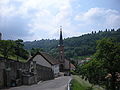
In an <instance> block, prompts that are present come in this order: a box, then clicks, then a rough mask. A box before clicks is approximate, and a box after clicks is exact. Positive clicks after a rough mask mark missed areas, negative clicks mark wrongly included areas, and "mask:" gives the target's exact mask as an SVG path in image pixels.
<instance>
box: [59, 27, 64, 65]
mask: <svg viewBox="0 0 120 90" xmlns="http://www.w3.org/2000/svg"><path fill="white" fill-rule="evenodd" d="M58 49H59V61H60V62H61V63H63V62H64V45H63V37H62V26H60V40H59V45H58Z"/></svg>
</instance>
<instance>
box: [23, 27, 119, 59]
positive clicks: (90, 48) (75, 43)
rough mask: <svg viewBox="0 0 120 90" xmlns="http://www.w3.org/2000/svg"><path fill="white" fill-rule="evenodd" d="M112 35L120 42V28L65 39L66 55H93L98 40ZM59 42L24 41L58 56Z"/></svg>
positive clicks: (30, 46) (29, 45)
mask: <svg viewBox="0 0 120 90" xmlns="http://www.w3.org/2000/svg"><path fill="white" fill-rule="evenodd" d="M105 37H106V38H107V37H112V38H116V39H117V41H118V42H120V29H117V30H114V29H111V30H107V29H106V30H105V31H99V32H97V33H96V32H92V33H89V34H85V35H82V36H79V37H72V38H66V39H64V46H65V57H66V58H74V57H77V56H87V55H92V54H94V53H95V51H96V41H97V40H100V39H102V38H105ZM58 42H59V40H55V39H53V40H49V39H42V40H37V41H32V42H24V45H25V48H26V49H28V50H30V49H31V48H42V49H44V51H46V52H48V53H50V54H52V55H53V56H56V57H58V47H57V46H58Z"/></svg>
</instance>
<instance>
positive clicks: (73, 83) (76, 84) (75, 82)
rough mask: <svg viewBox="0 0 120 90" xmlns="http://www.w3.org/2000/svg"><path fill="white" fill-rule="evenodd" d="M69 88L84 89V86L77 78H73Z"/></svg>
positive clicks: (73, 89) (72, 89)
mask: <svg viewBox="0 0 120 90" xmlns="http://www.w3.org/2000/svg"><path fill="white" fill-rule="evenodd" d="M71 84H72V85H71V90H85V87H83V86H82V85H81V84H80V83H79V82H78V81H77V80H75V79H73V80H72V81H71Z"/></svg>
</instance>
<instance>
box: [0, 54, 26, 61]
mask: <svg viewBox="0 0 120 90" xmlns="http://www.w3.org/2000/svg"><path fill="white" fill-rule="evenodd" d="M0 56H1V57H3V55H2V54H0ZM9 59H12V60H17V56H16V55H14V56H10V57H9ZM18 59H19V61H20V62H23V63H25V62H27V60H25V59H24V58H22V57H19V56H18Z"/></svg>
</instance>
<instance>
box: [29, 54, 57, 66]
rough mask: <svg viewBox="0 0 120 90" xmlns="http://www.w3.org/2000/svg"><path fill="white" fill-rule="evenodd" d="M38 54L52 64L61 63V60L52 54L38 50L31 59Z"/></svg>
mask: <svg viewBox="0 0 120 90" xmlns="http://www.w3.org/2000/svg"><path fill="white" fill-rule="evenodd" d="M36 55H41V56H42V57H43V58H44V59H45V60H46V61H47V62H49V63H50V64H51V65H55V64H59V61H58V60H57V59H55V58H54V57H52V56H51V55H50V54H48V53H45V52H37V53H36V54H35V55H34V56H32V57H31V58H30V59H29V60H32V59H33V58H34V57H35V56H36Z"/></svg>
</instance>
